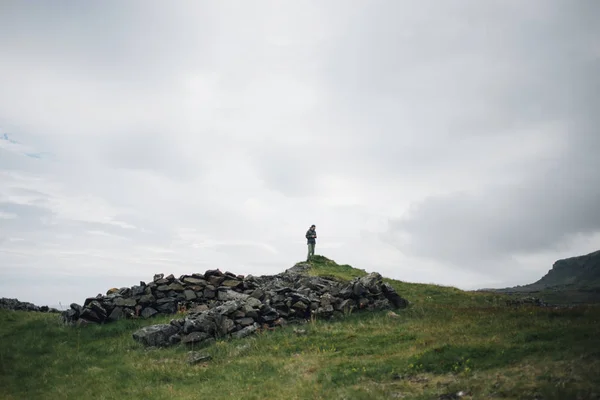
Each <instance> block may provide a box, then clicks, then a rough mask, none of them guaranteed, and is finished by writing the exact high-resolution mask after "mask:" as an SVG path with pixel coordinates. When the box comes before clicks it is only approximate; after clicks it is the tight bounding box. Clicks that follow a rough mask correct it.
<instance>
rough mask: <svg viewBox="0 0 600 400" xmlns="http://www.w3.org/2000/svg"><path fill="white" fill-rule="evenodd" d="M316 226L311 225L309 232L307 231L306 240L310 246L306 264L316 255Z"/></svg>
mask: <svg viewBox="0 0 600 400" xmlns="http://www.w3.org/2000/svg"><path fill="white" fill-rule="evenodd" d="M316 228H317V227H316V226H315V225H311V226H310V228H309V229H308V231H306V240H307V244H308V255H307V256H306V262H309V261H310V258H311V257H312V256H314V255H315V245H316V244H317V231H316Z"/></svg>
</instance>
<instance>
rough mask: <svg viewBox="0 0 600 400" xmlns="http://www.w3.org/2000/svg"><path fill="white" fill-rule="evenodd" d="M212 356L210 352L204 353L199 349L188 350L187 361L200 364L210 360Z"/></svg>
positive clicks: (191, 363)
mask: <svg viewBox="0 0 600 400" xmlns="http://www.w3.org/2000/svg"><path fill="white" fill-rule="evenodd" d="M211 359H212V357H211V356H210V355H208V354H203V353H200V352H197V351H190V352H188V356H187V362H188V364H190V365H194V364H198V363H201V362H205V361H210V360H211Z"/></svg>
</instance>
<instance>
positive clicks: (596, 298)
mask: <svg viewBox="0 0 600 400" xmlns="http://www.w3.org/2000/svg"><path fill="white" fill-rule="evenodd" d="M481 291H486V292H499V293H510V294H533V295H535V296H538V297H540V298H543V299H544V300H546V301H550V302H556V303H600V250H597V251H594V252H592V253H589V254H586V255H583V256H576V257H569V258H565V259H561V260H558V261H556V262H555V263H554V264H553V265H552V268H551V269H550V270H549V271H548V273H547V274H546V275H544V276H543V277H542V278H541V279H540V280H538V281H537V282H534V283H531V284H529V285H523V286H515V287H512V288H504V289H481Z"/></svg>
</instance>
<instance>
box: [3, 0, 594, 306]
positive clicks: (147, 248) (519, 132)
mask: <svg viewBox="0 0 600 400" xmlns="http://www.w3.org/2000/svg"><path fill="white" fill-rule="evenodd" d="M599 18H600V5H598V3H597V2H595V1H591V0H590V1H588V0H581V1H577V2H567V1H558V0H551V1H542V0H532V1H529V2H526V3H523V2H520V1H510V0H509V1H486V2H479V1H472V0H460V1H447V2H443V3H441V2H437V1H421V2H418V3H417V2H395V1H369V2H366V1H365V2H361V1H350V2H348V1H344V2H342V1H330V2H316V1H307V2H301V3H291V2H273V1H256V2H243V1H223V2H204V1H202V2H192V1H190V2H178V3H175V4H173V3H169V4H167V3H164V2H157V1H143V2H142V1H130V2H126V3H122V2H117V1H106V2H101V3H79V2H42V1H31V2H19V1H14V0H9V1H4V2H2V3H0V38H2V40H0V54H1V55H2V56H0V271H1V276H2V279H1V281H0V297H16V298H18V299H19V300H21V301H30V302H33V303H35V304H39V305H43V304H51V305H57V304H59V303H60V304H62V305H68V304H69V303H71V302H77V303H82V302H83V300H84V299H85V298H86V297H89V296H95V295H96V294H97V293H105V292H106V290H107V289H108V288H110V287H115V286H116V287H121V286H132V285H135V284H137V283H138V282H139V281H140V280H141V281H149V280H151V279H152V276H153V275H154V274H155V273H165V274H170V273H172V274H174V275H175V276H179V275H182V274H189V273H193V272H204V271H205V270H207V269H213V268H219V269H221V270H222V271H232V272H235V273H238V274H253V275H263V274H275V273H279V272H282V271H283V270H285V269H287V268H289V267H291V266H292V265H293V264H294V263H295V262H298V261H301V260H302V259H303V258H305V257H306V240H305V239H304V233H305V232H306V230H307V229H308V227H309V226H310V225H311V224H316V225H317V233H318V236H319V237H318V240H317V246H316V253H317V254H322V255H324V256H326V257H328V258H331V259H334V260H335V261H337V262H339V263H342V264H350V265H352V266H354V267H356V268H361V269H365V270H367V271H377V272H379V273H381V274H382V275H384V276H388V277H391V278H394V279H399V280H403V281H408V282H423V283H436V284H441V285H450V286H456V287H458V288H461V289H477V288H484V287H508V286H514V285H519V284H520V285H523V284H527V283H532V282H534V281H537V280H538V279H540V278H541V277H542V276H543V275H544V274H545V273H546V272H547V271H548V270H549V269H550V268H551V267H552V263H553V262H554V261H556V260H557V259H560V258H566V257H572V256H578V255H583V254H587V253H590V252H593V251H596V250H599V249H600V212H599V211H600V208H599V206H598V205H599V204H600V175H599V174H598V171H600V158H599V157H598V156H597V153H598V149H600V132H598V129H599V128H598V127H599V126H600V113H598V109H599V107H600V74H598V71H600V46H599V44H598V43H600V41H599V40H598V38H600V25H599V24H597V21H598V19H599Z"/></svg>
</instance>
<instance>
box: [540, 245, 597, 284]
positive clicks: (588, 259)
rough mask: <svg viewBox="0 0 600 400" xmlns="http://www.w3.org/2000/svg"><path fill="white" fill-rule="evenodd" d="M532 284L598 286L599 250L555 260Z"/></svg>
mask: <svg viewBox="0 0 600 400" xmlns="http://www.w3.org/2000/svg"><path fill="white" fill-rule="evenodd" d="M534 285H544V286H550V287H551V286H562V285H575V286H581V287H589V286H600V250H598V251H595V252H593V253H590V254H586V255H584V256H578V257H570V258H565V259H563V260H558V261H556V262H555V263H554V265H553V266H552V269H551V270H550V271H548V273H547V274H546V275H544V276H543V277H542V279H540V280H539V281H537V282H535V283H532V284H531V286H534Z"/></svg>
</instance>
